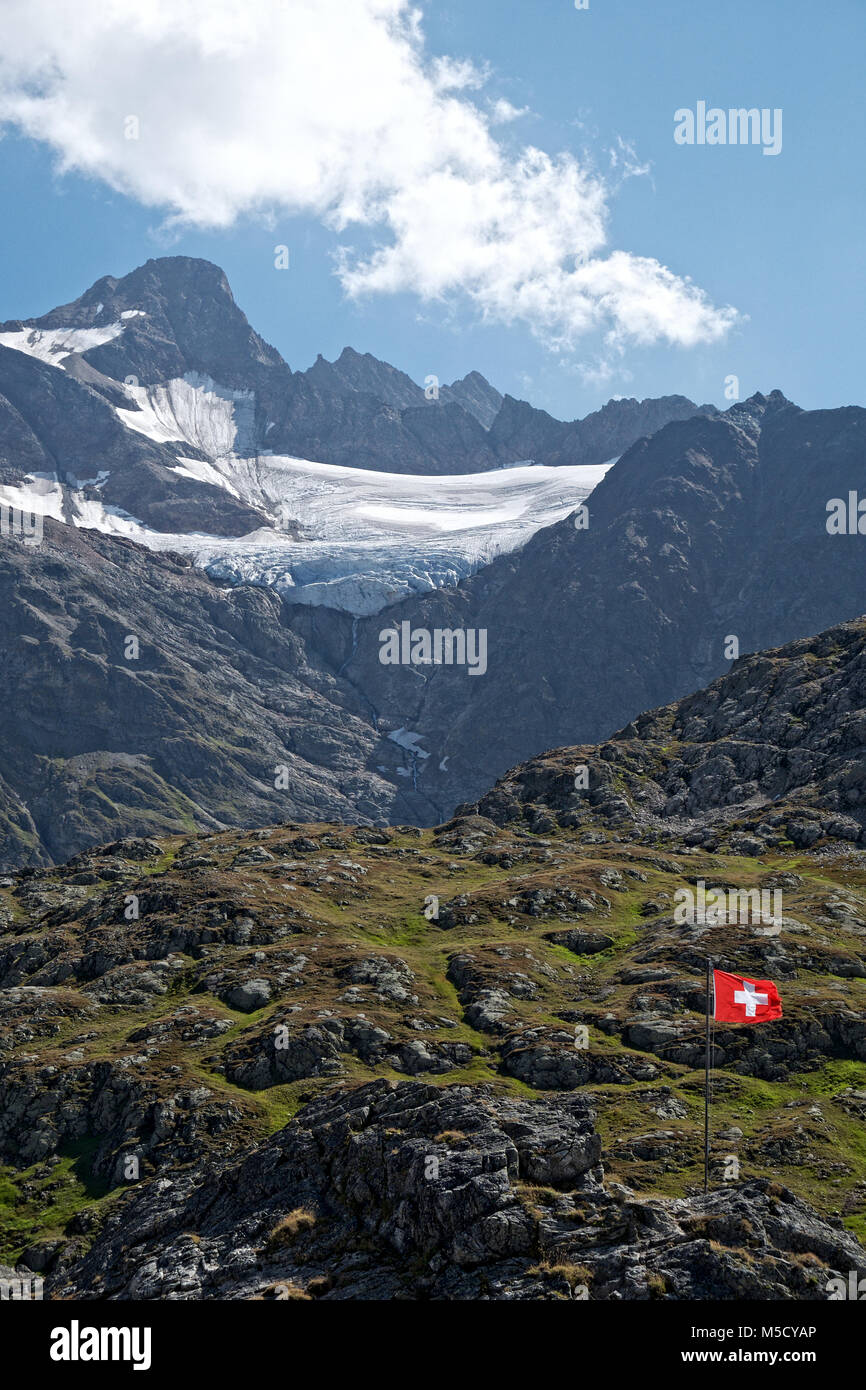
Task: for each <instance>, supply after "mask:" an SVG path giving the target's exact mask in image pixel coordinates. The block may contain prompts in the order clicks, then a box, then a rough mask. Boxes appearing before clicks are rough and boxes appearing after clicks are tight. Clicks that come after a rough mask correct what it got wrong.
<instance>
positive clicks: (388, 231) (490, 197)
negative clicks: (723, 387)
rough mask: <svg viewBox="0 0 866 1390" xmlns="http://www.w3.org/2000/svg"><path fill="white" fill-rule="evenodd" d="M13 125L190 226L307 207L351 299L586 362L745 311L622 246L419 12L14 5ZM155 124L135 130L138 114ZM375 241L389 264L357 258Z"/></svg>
mask: <svg viewBox="0 0 866 1390" xmlns="http://www.w3.org/2000/svg"><path fill="white" fill-rule="evenodd" d="M3 21H4V26H3V27H4V38H3V47H2V50H0V122H3V123H7V124H11V125H13V126H16V127H17V128H19V129H20V130H22V131H24V132H26V133H27V134H28V135H30V136H32V137H34V138H36V139H38V140H42V141H46V142H47V143H48V144H49V145H51V146H52V147H53V148H54V150H55V151H56V152H57V154H58V156H59V164H60V167H61V168H62V169H63V170H77V171H79V172H82V173H84V174H88V175H91V176H93V177H95V178H99V179H101V180H103V181H104V182H106V183H107V184H109V185H110V186H111V187H112V188H114V189H117V190H119V191H121V192H123V193H125V194H127V195H129V196H130V197H132V198H135V199H137V200H138V201H139V202H141V203H143V204H146V205H148V206H151V207H155V208H160V209H163V210H165V211H166V212H167V214H168V217H169V220H170V221H171V222H173V223H176V224H191V225H196V226H199V227H207V228H222V227H229V226H231V224H232V223H233V222H235V221H236V219H237V218H239V217H241V216H243V215H248V214H253V215H259V216H271V217H273V216H274V215H278V216H286V215H292V214H307V215H313V216H315V217H318V218H320V219H321V220H322V221H323V222H325V223H326V224H327V225H328V226H329V227H331V228H332V229H333V230H334V231H335V233H337V234H338V236H339V238H340V247H341V249H340V254H339V261H338V273H339V275H340V277H341V280H342V283H343V285H344V287H345V289H346V291H347V293H348V294H350V295H352V296H355V297H360V296H362V295H364V294H369V293H374V292H379V293H396V292H399V291H409V292H411V293H414V294H416V295H418V296H420V298H421V299H422V300H433V299H448V300H453V299H454V298H455V297H458V298H459V297H460V296H467V297H468V299H469V300H470V301H471V302H472V303H473V304H474V305H475V307H476V309H477V310H478V311H479V312H480V313H481V314H482V315H483V316H484V317H485V318H487V319H489V320H491V321H495V322H499V323H505V324H515V323H525V324H527V325H528V326H529V327H530V329H531V330H532V331H533V332H534V333H535V334H536V335H537V336H538V337H540V338H541V339H543V340H544V341H546V342H548V343H549V344H551V345H552V346H556V347H559V348H565V349H568V348H570V347H571V345H572V344H573V343H574V342H575V341H576V340H577V339H578V338H579V337H580V336H582V335H583V334H585V333H587V332H589V331H592V330H596V329H599V328H601V329H603V330H604V332H605V333H606V335H607V340H608V344H609V345H612V346H613V347H614V348H615V349H616V350H620V349H621V347H622V345H624V344H625V343H627V342H630V341H635V342H638V343H655V342H659V341H665V342H670V343H676V344H680V345H683V346H686V347H689V346H693V345H694V344H696V343H703V342H712V341H715V340H716V339H718V338H720V337H721V336H723V334H724V333H725V332H726V331H727V329H728V327H729V326H730V324H731V323H732V322H733V321H734V319H735V318H736V315H735V313H734V311H733V310H731V309H718V308H715V307H714V306H713V305H712V304H711V303H710V301H709V300H708V298H707V297H706V295H705V294H704V293H703V292H702V291H701V290H700V289H699V288H698V287H696V286H695V285H693V284H692V283H691V282H690V281H688V280H687V279H683V278H681V277H678V276H677V275H675V274H673V273H672V272H671V271H669V270H668V269H667V268H666V267H664V266H662V265H660V264H659V263H658V262H657V261H655V260H651V259H648V258H646V257H641V256H634V255H631V254H629V253H626V252H624V251H614V252H613V253H610V251H609V249H608V247H607V229H606V219H607V210H608V199H609V196H610V190H609V188H608V187H607V185H606V184H605V182H604V181H603V179H602V178H601V177H600V176H599V175H597V174H596V173H593V172H591V171H589V170H588V169H584V168H582V167H581V166H580V164H579V163H578V162H577V160H576V159H575V158H574V156H572V155H571V154H568V153H561V154H557V155H554V156H551V155H549V154H546V153H544V152H543V151H541V150H537V149H534V148H532V147H524V148H522V149H516V148H514V147H513V146H511V145H506V144H504V143H503V142H502V139H501V138H500V137H499V136H497V134H495V133H494V132H495V130H496V129H497V127H498V126H499V125H500V124H502V123H503V121H506V122H507V121H508V120H510V118H511V116H512V114H513V115H517V114H519V113H517V112H515V111H514V108H512V107H510V105H509V103H507V102H503V101H501V100H500V101H493V102H487V101H486V100H485V99H484V97H483V96H478V97H476V96H475V95H474V94H475V93H477V92H478V91H479V89H480V88H481V87H483V86H484V84H485V83H486V82H487V81H488V74H487V72H486V71H482V70H479V69H478V68H477V67H476V66H475V65H473V64H472V63H469V62H467V61H465V60H453V59H450V58H447V57H442V56H437V57H431V56H430V55H428V54H427V52H426V51H425V47H424V40H423V35H422V32H421V17H420V13H419V11H418V10H417V9H416V8H414V7H411V6H410V4H409V3H408V0H256V3H255V4H249V3H245V0H143V3H140V4H129V3H128V0H76V3H75V4H74V5H69V4H68V3H67V0H4V6H3ZM130 116H134V117H136V118H137V120H138V122H139V123H140V138H139V139H128V138H126V135H125V130H127V129H129V127H128V125H127V123H126V122H127V118H128V117H130ZM361 228H363V229H365V233H364V234H365V239H366V240H367V241H368V242H369V239H370V237H371V236H372V238H373V239H374V241H375V243H376V244H375V246H374V249H373V250H372V251H366V252H364V253H360V252H357V251H353V250H352V247H351V238H352V235H353V233H356V232H357V229H361Z"/></svg>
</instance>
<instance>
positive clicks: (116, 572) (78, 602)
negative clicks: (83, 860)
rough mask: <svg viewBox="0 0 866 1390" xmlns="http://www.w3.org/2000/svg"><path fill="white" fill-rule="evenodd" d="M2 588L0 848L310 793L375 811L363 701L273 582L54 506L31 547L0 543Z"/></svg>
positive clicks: (278, 811) (68, 840) (368, 814)
mask: <svg viewBox="0 0 866 1390" xmlns="http://www.w3.org/2000/svg"><path fill="white" fill-rule="evenodd" d="M0 589H2V591H3V594H4V600H3V605H2V615H0V643H2V647H3V650H4V652H5V653H6V654H7V656H6V660H5V661H4V663H3V668H2V669H3V675H2V678H0V683H2V684H4V686H5V689H4V694H3V700H2V714H0V724H2V730H3V743H4V747H5V749H6V755H5V758H4V766H3V774H2V776H3V782H2V831H0V842H2V847H0V860H2V861H3V862H6V863H44V862H46V861H49V860H51V859H54V860H59V859H64V858H66V857H68V856H69V855H70V854H72V853H74V852H75V851H76V850H78V849H80V848H82V847H83V846H84V845H92V844H96V843H98V842H99V841H101V840H110V839H114V838H116V837H117V836H119V835H129V834H133V835H147V834H148V833H151V832H153V831H155V830H157V831H158V830H159V829H160V828H162V829H166V828H167V827H169V826H171V827H173V828H175V829H178V830H180V829H182V828H183V827H184V826H186V827H189V826H190V825H191V824H193V823H196V824H199V825H202V826H209V827H210V828H214V827H216V826H217V825H219V824H225V823H229V824H244V823H245V824H262V823H272V822H273V821H274V820H279V819H282V818H290V817H292V816H298V815H300V816H302V817H303V818H304V819H310V818H312V817H311V815H310V812H313V815H315V814H316V812H314V811H313V808H314V807H315V808H316V810H317V812H318V813H319V814H321V815H323V816H325V817H329V818H335V819H336V818H342V819H355V818H356V817H357V814H358V812H359V811H360V813H361V815H362V816H364V817H365V818H369V819H373V820H378V819H384V818H386V813H387V812H386V808H387V807H388V805H389V802H390V798H391V793H390V789H389V787H388V786H387V784H386V783H385V782H383V780H382V779H381V777H380V776H379V774H377V773H376V772H371V773H368V772H367V771H365V770H364V769H365V767H366V763H367V760H368V754H369V751H370V749H371V748H372V746H373V744H374V743H375V741H376V736H375V732H374V731H373V730H372V728H371V725H370V722H369V712H368V707H367V706H366V705H365V704H364V702H363V701H362V700H361V699H360V698H359V696H358V694H357V692H355V691H354V690H353V689H352V687H351V686H349V685H347V684H345V683H342V682H339V681H337V680H336V679H335V677H334V676H333V675H332V674H331V673H330V670H329V668H328V663H327V660H326V659H324V660H321V659H320V658H317V657H315V656H314V657H313V659H312V661H310V659H309V657H308V654H307V651H308V649H307V645H306V643H305V641H304V639H303V638H302V637H301V636H298V635H296V634H295V633H294V632H292V631H291V629H290V628H288V627H287V626H286V624H285V622H284V615H285V610H284V609H283V606H282V604H281V603H280V600H279V599H278V598H277V597H276V595H275V594H273V593H271V592H269V591H267V590H264V589H255V588H250V589H221V588H218V587H217V586H216V585H214V584H213V583H212V582H211V581H210V580H208V579H207V578H206V577H205V576H204V575H202V574H201V573H199V572H197V571H196V570H194V569H192V568H190V566H189V565H188V564H187V563H186V562H183V561H178V560H176V559H173V558H172V557H171V556H169V555H153V554H149V553H148V552H147V551H145V550H143V549H142V548H141V547H139V546H137V545H134V544H132V543H130V542H125V541H119V540H113V539H108V538H107V537H104V536H101V535H99V534H98V533H97V532H93V531H78V530H75V529H73V528H72V527H66V526H61V525H58V524H56V523H53V522H48V523H47V524H46V533H45V539H44V540H43V543H42V544H41V545H40V546H36V547H32V548H30V547H26V546H23V545H21V544H18V543H14V542H13V543H4V545H3V548H2V550H0ZM130 637H132V638H133V639H136V640H137V642H138V649H137V650H138V655H137V656H135V655H132V656H129V655H128V653H130V652H134V650H135V648H132V647H130V645H129V642H128V639H129V638H130ZM320 660H321V664H320ZM317 764H318V766H317ZM281 770H282V771H281ZM347 777H348V779H349V782H348V783H346V782H345V779H346V778H347ZM341 784H343V785H351V786H352V788H353V790H352V791H351V792H350V794H349V796H346V795H345V794H344V793H343V792H341V791H340V789H339V788H340V785H341ZM363 787H366V789H367V791H366V792H364V791H363V790H362V788H363ZM362 802H363V803H365V805H366V810H363V811H362V810H361V803H362Z"/></svg>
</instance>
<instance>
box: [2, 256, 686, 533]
mask: <svg viewBox="0 0 866 1390" xmlns="http://www.w3.org/2000/svg"><path fill="white" fill-rule="evenodd" d="M123 315H127V316H133V317H127V319H126V320H125V321H124V329H123V332H122V333H121V334H120V335H119V336H117V337H115V338H113V339H111V341H109V342H104V343H102V344H100V345H98V346H95V347H90V348H84V349H83V350H81V351H77V352H75V353H72V354H69V355H67V357H66V359H65V361H64V371H63V376H65V378H66V379H67V385H66V387H60V386H57V385H56V384H52V382H51V381H50V380H47V379H46V377H45V372H46V371H47V372H48V373H49V376H57V375H59V373H57V372H55V371H53V370H52V369H51V368H45V367H43V366H42V364H40V363H34V362H32V361H31V362H30V363H29V367H28V368H27V369H25V368H24V367H23V366H22V364H21V362H20V360H19V359H20V358H21V356H22V354H21V353H15V352H14V350H13V349H9V348H2V349H0V463H2V460H3V456H4V445H6V444H8V446H9V454H8V457H9V458H10V459H12V460H13V461H14V462H15V464H16V466H25V458H26V457H27V456H28V455H29V456H32V457H33V458H34V459H38V458H40V457H41V456H42V454H43V453H45V452H47V453H48V454H49V455H52V452H53V451H52V449H51V441H50V438H49V434H48V430H47V425H46V424H45V411H44V409H43V404H42V401H43V396H47V397H48V399H49V401H50V398H51V396H52V393H53V391H55V390H60V391H63V392H64V394H68V396H69V404H68V405H67V406H66V414H67V415H70V414H71V417H72V419H73V422H74V420H75V419H78V420H79V421H80V423H81V430H80V432H79V433H76V431H75V430H74V428H73V429H70V431H69V433H68V437H66V438H65V439H64V441H63V451H62V452H65V453H67V454H69V455H71V456H72V457H73V458H74V459H75V460H76V468H77V469H78V471H77V472H76V473H75V474H74V476H76V477H79V478H81V477H89V476H93V475H95V474H96V473H98V472H99V471H100V470H110V471H111V485H110V487H109V488H108V489H103V496H104V499H105V500H106V501H108V502H110V503H111V504H113V505H116V506H120V507H123V508H124V510H126V511H129V512H130V513H131V514H132V515H133V516H136V517H138V518H139V519H141V520H144V521H149V522H150V523H151V524H153V525H154V526H156V527H158V529H162V530H176V531H179V530H189V529H197V530H202V531H206V532H209V533H210V534H219V535H222V534H228V535H242V534H244V531H250V530H253V529H255V528H256V527H257V526H261V525H262V524H265V522H264V518H262V517H257V516H256V514H254V513H251V512H250V509H249V508H245V509H243V508H241V507H240V504H238V503H236V502H235V501H234V499H232V498H231V496H230V494H226V493H225V492H224V490H222V489H219V488H214V487H211V486H210V485H208V484H194V483H191V482H190V480H188V479H182V478H177V477H173V476H172V474H171V472H170V471H169V472H165V471H164V470H165V469H166V468H167V467H170V464H171V463H172V462H176V458H175V457H174V454H173V451H171V450H170V449H167V448H166V447H165V446H161V445H152V444H151V443H150V442H149V441H148V440H147V439H144V438H143V437H142V436H141V435H138V434H136V432H135V431H134V430H130V429H127V428H126V427H125V426H124V425H122V424H121V423H120V421H118V419H117V417H116V416H114V414H113V410H106V411H105V412H103V414H104V422H103V431H102V433H103V435H106V436H110V437H105V438H103V437H102V435H100V433H99V432H98V431H97V430H95V429H94V428H93V426H92V425H91V426H90V427H89V429H88V427H87V422H86V420H85V418H84V417H85V415H86V414H87V412H88V411H89V412H90V413H91V414H93V413H94V412H96V413H98V411H97V405H96V403H95V402H94V400H93V397H94V396H95V397H97V398H98V397H101V398H102V400H103V402H104V403H105V404H106V406H111V407H117V406H120V407H121V408H129V407H130V404H131V403H130V401H129V400H128V399H127V398H126V396H125V393H124V392H123V390H122V389H121V386H120V383H124V382H127V381H130V380H131V381H133V382H135V383H136V384H138V385H141V386H148V385H155V384H157V383H162V382H167V381H171V380H176V379H178V378H182V377H185V376H187V375H189V374H191V373H192V374H195V375H196V376H197V377H198V378H209V379H210V380H211V381H212V382H214V383H216V385H217V386H218V387H222V388H226V389H229V390H240V391H243V392H246V393H250V395H251V398H252V402H253V423H252V436H251V438H249V439H247V440H246V442H245V444H244V446H243V451H244V452H246V453H257V452H258V451H259V450H261V451H262V453H264V454H267V453H268V452H270V453H283V454H292V455H295V456H298V457H301V458H309V459H314V460H317V461H318V462H321V463H334V464H342V465H344V466H346V467H350V468H369V469H374V470H380V471H386V472H394V473H431V474H437V473H472V472H478V471H483V470H485V469H491V468H500V467H502V466H504V465H506V464H509V463H514V462H516V461H519V460H524V459H528V458H531V459H535V460H536V461H537V462H539V463H597V462H602V461H604V460H606V459H608V458H611V457H613V456H614V455H615V454H617V453H620V452H622V451H623V450H624V449H625V448H626V447H627V446H628V445H629V444H632V443H633V442H634V441H635V440H636V439H638V438H639V437H640V436H641V435H644V434H649V433H651V432H652V431H653V430H655V429H658V428H659V427H660V426H661V425H662V424H664V423H667V421H669V420H672V419H680V418H682V417H684V416H685V415H690V414H694V413H695V411H696V409H697V407H695V406H694V405H692V403H691V402H689V401H687V400H686V399H685V398H684V397H664V398H662V399H661V400H647V401H642V402H637V401H625V402H620V401H611V402H609V403H608V405H607V406H605V407H604V410H603V411H600V412H596V414H595V415H592V416H589V417H588V418H587V421H573V422H572V423H570V424H561V423H560V422H559V421H555V420H553V419H552V418H551V417H550V416H548V415H546V414H545V413H544V412H543V411H533V410H532V407H530V406H527V405H525V403H522V402H516V401H514V400H513V399H512V398H510V397H509V398H507V400H506V401H505V402H503V397H502V396H501V395H500V393H499V392H498V391H496V390H495V388H494V387H492V386H491V385H490V383H489V382H487V381H486V380H485V379H484V377H483V376H482V375H481V374H480V373H479V372H470V373H469V374H468V375H467V376H465V377H463V378H462V379H461V380H459V381H455V382H453V383H452V384H451V385H448V384H442V385H441V386H440V387H438V394H436V395H435V396H432V397H431V398H430V399H428V398H427V396H426V395H425V391H424V388H423V387H421V386H419V385H417V384H416V383H415V382H413V381H412V380H411V378H409V377H408V376H406V374H405V373H404V372H401V371H399V370H397V369H396V368H394V367H392V366H390V365H389V364H388V363H387V362H380V361H379V360H378V359H377V358H375V357H373V356H372V355H371V354H370V353H364V354H361V353H358V352H356V351H354V349H352V348H346V349H344V351H343V352H342V353H341V355H340V357H339V358H338V359H337V360H336V361H335V362H326V361H325V360H324V358H322V357H321V356H320V357H319V358H318V359H317V361H316V362H315V363H314V365H313V366H312V367H310V368H309V369H308V370H307V371H305V372H292V370H291V369H290V367H289V366H288V365H287V363H286V362H285V361H284V360H283V358H282V357H281V356H280V354H279V353H278V352H277V351H276V349H274V348H272V347H270V345H269V344H268V343H266V342H265V341H264V340H263V339H262V338H261V337H259V335H258V334H257V333H256V332H255V331H254V330H253V329H252V328H251V327H250V325H249V323H248V322H247V319H246V317H245V315H244V314H243V313H242V311H241V310H240V309H239V308H238V306H237V305H236V304H235V302H234V299H233V297H232V293H231V290H230V288H229V284H228V281H227V280H226V277H225V275H224V274H223V272H222V271H221V270H220V269H219V267H218V266H215V265H212V264H211V263H210V262H209V261H204V260H199V259H196V258H194V257H189V256H166V257H160V258H158V259H155V260H151V261H148V262H147V263H146V264H145V265H143V266H139V267H138V269H136V270H134V271H132V272H131V273H130V274H129V275H125V276H123V277H121V278H120V279H118V278H116V277H114V276H104V277H103V278H102V279H101V280H98V281H97V282H96V284H95V285H93V286H91V288H90V289H89V290H87V291H86V292H85V293H84V294H83V295H82V296H81V297H80V298H79V299H77V300H74V301H73V302H72V303H71V304H66V305H62V306H60V307H59V308H57V309H53V310H52V311H51V312H50V313H48V314H44V315H42V316H41V317H40V318H35V319H27V320H15V321H10V322H8V323H4V324H0V332H14V331H15V330H18V329H22V328H26V329H28V330H30V331H31V332H32V333H35V334H37V335H38V334H39V333H41V332H45V331H50V330H55V329H59V328H75V329H94V328H105V327H107V326H108V325H110V324H113V323H117V322H119V321H123V320H122V316H123ZM59 360H60V359H59V358H58V361H59ZM21 372H25V375H26V376H28V378H29V380H28V381H27V383H26V385H25V388H24V389H23V390H22V388H21V385H20V383H19V382H17V378H18V377H19V376H20V374H21ZM7 386H8V388H9V389H8V391H7ZM134 408H135V407H133V409H134ZM515 412H516V414H515ZM500 415H501V416H502V417H503V418H502V420H501V422H499V417H500ZM4 416H5V417H6V418H5V420H4ZM25 422H26V426H25ZM495 423H498V425H499V427H498V429H493V428H492V427H493V426H494V424H495ZM4 424H5V426H6V428H5V429H4V428H3V426H4ZM605 451H607V452H605ZM184 452H185V453H187V454H189V453H190V451H189V449H188V448H186V449H185V451H184ZM130 453H131V454H132V455H133V456H134V459H130V458H129V457H128V456H129V455H130ZM54 456H56V455H54ZM192 456H193V457H195V456H197V455H196V450H195V449H193V450H192ZM82 461H87V463H88V465H89V466H90V467H91V472H89V473H88V472H87V471H86V470H85V471H82ZM148 463H149V464H150V468H149V469H148V468H146V467H145V465H146V464H148ZM160 464H161V465H162V470H163V471H162V472H160V469H159V466H160ZM133 465H134V466H133ZM49 471H53V468H52V469H50V470H49ZM154 474H155V477H156V478H158V480H159V483H160V484H161V486H162V489H163V491H164V492H165V496H166V498H167V499H168V500H171V501H175V500H177V501H178V502H182V501H183V500H186V501H187V502H195V503H196V504H197V508H198V510H197V509H196V508H187V509H186V511H184V509H183V508H182V507H181V506H176V507H175V508H174V509H173V512H172V513H171V514H170V515H169V513H168V512H167V511H165V510H160V511H153V510H148V504H152V503H153V502H154V501H155V500H157V499H155V498H153V497H151V495H150V494H151V492H152V491H153V488H154V486H155V485H156V484H155V478H154V476H153V475H154ZM209 511H210V512H212V513H214V514H216V515H217V517H218V519H219V520H220V521H221V526H219V527H217V526H213V527H212V528H209V527H208V525H207V522H208V520H209V515H208V513H209ZM243 511H245V512H246V513H247V515H246V518H245V520H246V525H242V524H241V522H242V521H243V520H244V518H243V516H242V512H243ZM169 521H171V522H173V523H174V524H171V525H170V524H168V522H169Z"/></svg>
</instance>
